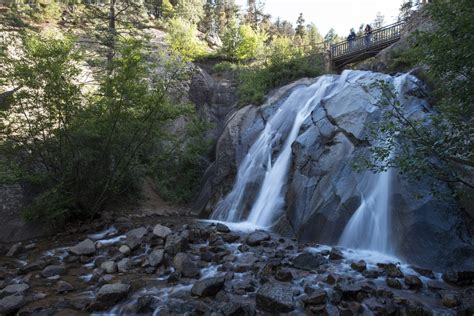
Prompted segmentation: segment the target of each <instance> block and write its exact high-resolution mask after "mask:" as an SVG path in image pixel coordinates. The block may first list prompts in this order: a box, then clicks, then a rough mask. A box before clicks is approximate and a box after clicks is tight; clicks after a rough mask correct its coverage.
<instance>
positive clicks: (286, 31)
mask: <svg viewBox="0 0 474 316" xmlns="http://www.w3.org/2000/svg"><path fill="white" fill-rule="evenodd" d="M275 26H276V28H277V31H278V35H279V36H288V37H293V36H294V35H295V29H294V28H293V24H291V22H288V21H286V20H283V21H281V19H280V18H278V19H277V21H276V23H275Z"/></svg>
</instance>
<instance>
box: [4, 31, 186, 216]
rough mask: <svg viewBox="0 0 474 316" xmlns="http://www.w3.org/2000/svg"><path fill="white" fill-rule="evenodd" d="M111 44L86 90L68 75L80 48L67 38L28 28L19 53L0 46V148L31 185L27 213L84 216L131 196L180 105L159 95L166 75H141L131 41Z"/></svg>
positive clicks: (141, 59)
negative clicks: (2, 97)
mask: <svg viewBox="0 0 474 316" xmlns="http://www.w3.org/2000/svg"><path fill="white" fill-rule="evenodd" d="M120 47H121V48H120V50H118V51H117V54H116V55H115V57H114V59H113V65H112V66H113V67H112V71H111V72H110V73H109V75H107V76H104V77H103V78H102V79H101V81H100V82H99V88H98V90H96V91H95V92H94V93H93V94H91V95H83V92H82V89H81V88H82V85H81V84H80V83H78V81H77V76H78V74H79V73H80V69H79V68H78V64H79V63H80V62H81V61H82V58H81V55H80V54H79V52H78V51H77V50H76V49H75V43H74V41H73V40H72V39H70V38H66V39H54V38H45V37H39V36H31V35H30V36H27V37H25V39H24V46H23V50H22V52H21V54H13V55H12V54H4V55H2V56H1V64H2V67H3V68H2V71H3V72H4V73H5V74H6V76H5V77H4V80H5V82H2V85H3V86H5V85H6V86H9V87H15V88H17V89H18V91H17V92H16V93H15V94H14V95H13V98H12V99H11V102H10V104H9V107H8V108H2V111H1V112H0V113H1V116H2V121H1V122H2V125H1V130H2V131H1V135H2V139H1V143H0V157H2V158H3V159H5V160H6V161H9V162H14V164H15V165H16V168H15V171H16V172H15V174H16V176H17V177H18V178H20V179H21V180H22V181H23V182H27V183H29V184H30V185H31V186H33V187H34V188H36V190H37V194H36V196H35V199H34V201H33V203H32V205H31V208H30V209H29V211H28V218H29V219H31V220H33V219H42V220H50V221H53V222H56V223H57V222H62V221H65V220H71V219H74V218H82V219H84V218H87V217H93V216H95V215H96V214H97V213H98V212H99V211H100V210H101V209H102V208H103V207H104V206H105V205H106V204H107V202H109V201H111V200H113V199H115V198H117V197H119V196H120V197H131V196H133V193H134V192H137V188H138V187H139V186H140V181H141V179H142V177H143V176H144V175H146V174H147V173H148V172H149V171H148V168H147V166H148V158H147V157H149V155H150V153H151V152H154V151H155V148H156V147H157V146H158V147H159V144H162V143H163V142H166V141H167V138H166V137H167V133H166V131H165V130H164V126H165V125H166V124H167V122H170V121H171V120H173V119H175V118H177V117H178V116H181V115H183V114H185V113H189V111H190V109H189V107H187V106H183V105H179V104H175V102H172V101H171V100H170V99H169V97H168V95H167V93H166V91H167V90H168V89H169V82H171V81H170V80H169V78H166V79H162V78H161V77H155V78H153V80H149V79H150V78H151V76H152V74H151V73H150V72H149V71H148V69H149V68H150V67H149V65H148V64H147V62H146V54H145V53H144V51H143V47H142V45H141V43H140V42H139V41H137V40H130V39H126V40H124V42H123V43H122V45H120ZM192 153H193V152H191V153H189V155H188V156H187V158H186V159H188V160H190V159H191V160H192V158H191V156H190V155H192Z"/></svg>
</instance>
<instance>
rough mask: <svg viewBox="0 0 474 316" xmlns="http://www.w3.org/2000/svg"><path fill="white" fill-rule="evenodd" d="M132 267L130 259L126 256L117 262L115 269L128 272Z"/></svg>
mask: <svg viewBox="0 0 474 316" xmlns="http://www.w3.org/2000/svg"><path fill="white" fill-rule="evenodd" d="M131 268H132V261H131V260H130V259H128V258H123V259H122V260H120V261H119V262H118V263H117V269H118V271H119V272H122V273H123V272H128V271H129V270H130V269H131Z"/></svg>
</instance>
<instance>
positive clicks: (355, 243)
mask: <svg viewBox="0 0 474 316" xmlns="http://www.w3.org/2000/svg"><path fill="white" fill-rule="evenodd" d="M392 172H393V171H392V170H388V171H386V172H383V173H379V174H372V175H369V176H368V185H367V186H366V188H365V190H363V191H362V192H364V193H362V203H361V205H360V206H359V208H358V209H357V210H356V211H355V213H354V215H352V217H351V219H350V220H349V222H348V223H347V225H346V227H345V229H344V231H343V233H342V235H341V238H340V240H339V244H340V245H341V246H344V247H348V248H359V249H367V250H375V251H378V252H381V253H385V254H392V253H393V249H392V245H391V242H390V231H391V223H390V222H391V220H390V217H391V207H390V206H391V203H390V181H391V178H392V177H391V175H392Z"/></svg>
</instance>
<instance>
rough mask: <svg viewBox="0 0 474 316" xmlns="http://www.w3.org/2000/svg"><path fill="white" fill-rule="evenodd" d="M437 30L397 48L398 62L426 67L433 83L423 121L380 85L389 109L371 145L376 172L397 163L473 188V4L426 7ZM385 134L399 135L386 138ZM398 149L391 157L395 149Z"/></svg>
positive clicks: (463, 0) (418, 174) (462, 189)
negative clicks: (402, 48)
mask: <svg viewBox="0 0 474 316" xmlns="http://www.w3.org/2000/svg"><path fill="white" fill-rule="evenodd" d="M426 10H427V11H426V14H428V15H429V16H430V17H431V18H432V19H433V21H434V22H435V23H436V24H437V29H436V32H418V33H415V34H414V35H413V37H412V40H413V43H414V44H415V46H414V47H413V48H411V49H410V50H409V51H407V52H399V53H398V56H399V57H398V59H397V62H398V63H399V64H400V63H404V64H405V65H410V66H412V65H426V66H427V71H426V74H425V76H426V77H427V78H428V79H429V81H430V82H433V83H436V85H435V102H434V107H435V109H434V111H433V112H431V113H430V115H429V117H428V118H426V119H423V120H413V119H409V118H408V117H407V116H406V115H405V114H404V113H403V112H402V111H401V109H400V106H399V104H398V103H397V102H396V101H395V100H396V98H395V95H394V92H393V88H392V87H389V86H387V85H386V84H384V83H380V84H379V86H380V89H381V91H382V93H383V95H384V96H385V98H384V99H383V100H382V105H385V106H387V107H388V108H389V109H390V111H388V112H387V115H386V117H385V118H384V120H382V122H381V123H380V124H379V125H377V126H376V129H375V134H374V138H375V139H377V140H379V144H380V145H378V146H374V147H373V148H372V151H373V154H374V157H375V161H372V162H369V164H368V165H369V166H370V167H371V168H373V169H375V170H384V169H386V168H387V167H391V166H394V167H397V168H399V170H400V171H401V172H403V173H405V174H406V175H408V176H410V177H413V178H415V179H421V178H422V177H423V176H426V175H429V176H431V177H432V178H435V179H438V180H441V181H444V182H447V183H448V184H450V185H451V186H452V187H453V188H454V189H457V192H458V193H461V194H462V193H467V194H472V192H473V191H472V190H473V189H474V183H473V182H472V180H473V178H474V173H473V170H474V128H473V126H474V124H473V123H474V121H473V114H474V86H473V84H472V83H473V82H474V81H473V79H474V78H473V72H474V58H472V57H473V52H474V42H473V41H472V40H470V39H471V38H472V34H474V24H473V23H472V20H473V18H474V7H473V6H472V2H471V1H468V0H459V1H435V2H433V3H432V4H429V5H428V6H427V7H426ZM386 135H397V136H396V137H388V138H387V137H386ZM395 147H397V148H400V150H399V151H397V152H396V155H394V156H390V155H389V153H390V152H391V151H392V148H395Z"/></svg>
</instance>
